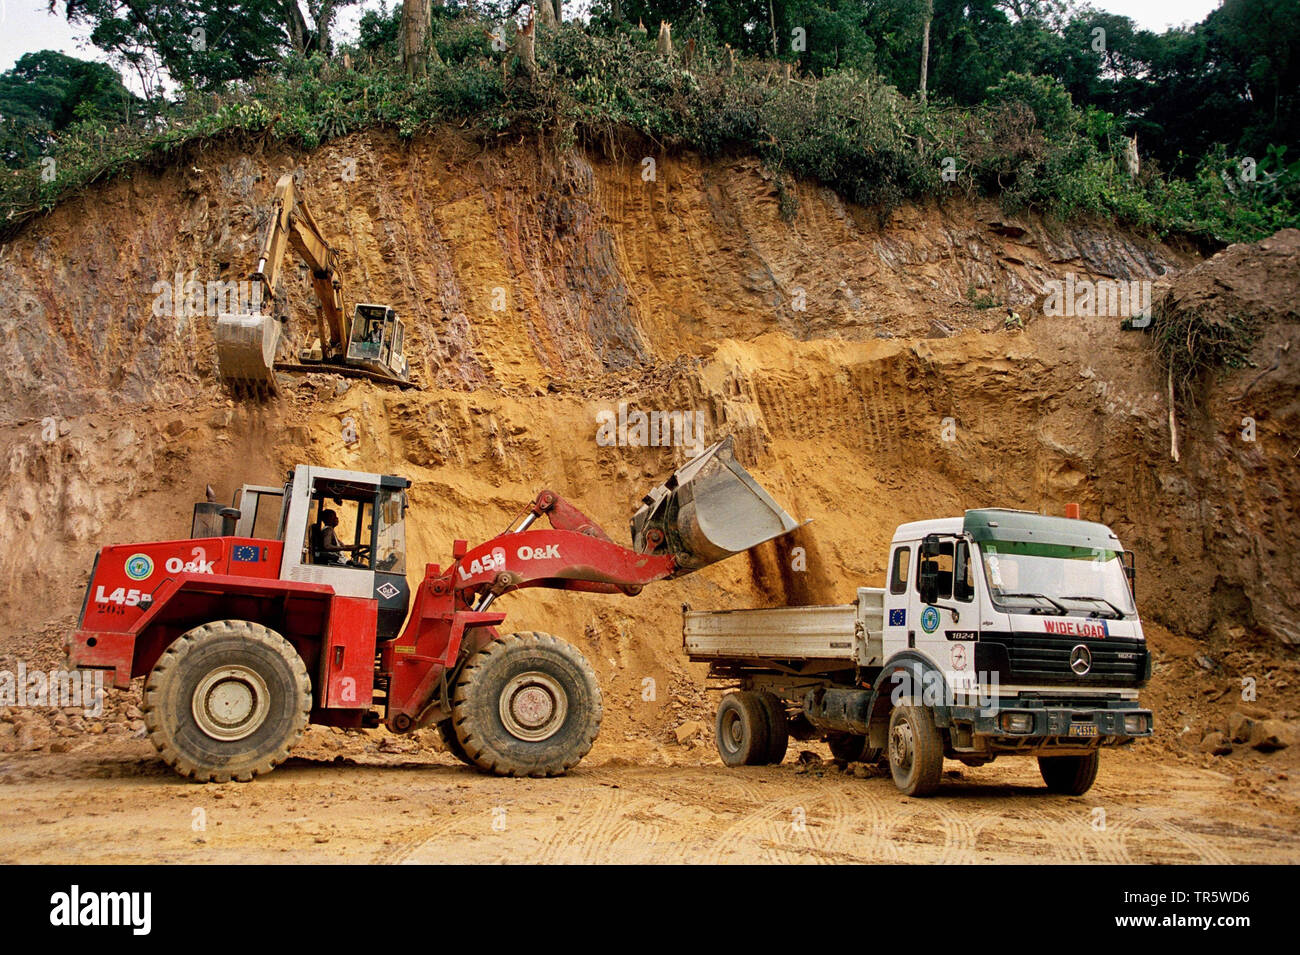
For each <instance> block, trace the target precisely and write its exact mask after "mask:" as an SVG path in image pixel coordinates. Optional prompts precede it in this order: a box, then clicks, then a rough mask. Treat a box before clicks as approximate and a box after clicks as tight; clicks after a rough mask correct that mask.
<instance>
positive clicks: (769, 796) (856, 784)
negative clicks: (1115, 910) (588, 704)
mask: <svg viewBox="0 0 1300 955" xmlns="http://www.w3.org/2000/svg"><path fill="white" fill-rule="evenodd" d="M638 748H641V749H644V752H639V753H638V752H636V750H637V749H638ZM618 749H619V751H620V755H617V756H612V757H611V756H606V757H605V758H603V759H602V758H601V756H600V747H599V746H598V748H597V751H596V752H594V753H593V754H592V755H593V757H594V758H592V759H589V760H588V761H587V762H585V763H584V764H583V765H582V766H580V767H578V769H577V770H576V771H575V772H574V773H572V774H571V775H570V776H568V777H565V778H560V779H550V780H508V779H497V778H492V777H486V776H482V775H479V774H477V773H475V772H472V771H470V770H469V769H466V768H464V767H462V766H460V765H459V764H458V763H455V762H454V761H453V760H452V758H451V757H450V756H447V755H445V754H442V753H437V752H433V751H431V750H420V751H418V752H416V753H414V754H389V753H383V752H375V753H362V754H349V755H346V756H343V755H339V756H329V755H328V754H325V753H315V752H313V751H312V749H311V747H308V752H309V753H312V754H311V755H308V756H306V757H298V758H294V759H291V760H290V761H289V762H288V763H286V764H285V765H284V766H282V767H280V768H279V769H277V770H276V771H275V772H274V773H272V774H271V775H270V776H267V777H265V778H262V779H259V780H257V781H256V782H254V783H252V784H248V785H240V784H227V785H209V786H199V785H193V784H188V783H185V782H182V781H180V780H179V779H177V778H176V777H174V776H172V775H171V773H170V771H169V770H167V769H166V768H165V767H164V766H163V765H162V764H161V762H159V761H158V760H157V759H156V758H155V757H154V756H153V754H152V749H151V747H150V746H149V744H148V743H147V742H146V741H144V740H124V741H110V740H107V739H103V740H100V741H96V742H95V743H87V744H85V747H84V748H79V749H77V750H75V751H73V752H70V753H62V754H55V755H50V754H27V755H17V754H15V755H11V756H6V757H3V758H2V759H0V833H3V835H2V836H0V862H34V863H71V862H83V863H202V862H253V863H278V862H380V863H446V862H512V863H539V862H558V863H585V862H689V863H716V862H782V863H813V862H821V863H825V862H965V863H979V862H1094V861H1096V862H1118V863H1126V862H1136V863H1196V862H1211V863H1224V862H1268V863H1295V862H1300V809H1298V807H1300V786H1298V785H1297V783H1296V781H1294V780H1293V779H1291V778H1290V777H1289V776H1288V774H1286V773H1276V772H1269V771H1265V772H1264V773H1263V774H1262V775H1258V774H1257V775H1256V777H1255V779H1254V780H1253V781H1252V780H1251V779H1250V778H1248V777H1247V776H1238V777H1237V778H1235V779H1234V778H1232V777H1229V776H1227V775H1223V774H1222V773H1219V772H1216V771H1214V770H1209V769H1203V768H1200V767H1197V766H1195V765H1188V764H1185V763H1181V762H1179V761H1177V760H1169V759H1164V760H1157V759H1153V758H1152V757H1153V756H1154V755H1156V754H1154V753H1143V752H1142V751H1141V749H1140V748H1135V749H1132V750H1126V751H1122V752H1113V753H1108V754H1107V759H1106V760H1105V761H1104V762H1103V768H1102V774H1101V777H1100V779H1099V781H1098V783H1097V785H1096V786H1095V787H1094V789H1093V790H1092V791H1091V792H1089V793H1088V794H1087V795H1086V796H1083V797H1080V798H1065V797H1058V796H1051V795H1048V794H1047V792H1046V791H1045V790H1044V789H1043V788H1042V785H1041V781H1040V779H1039V777H1038V774H1037V771H1036V768H1035V766H1034V764H1033V763H1032V761H1016V760H1007V761H1005V762H999V763H997V764H994V765H991V766H986V767H982V768H980V769H967V768H963V767H960V766H959V764H956V763H949V764H948V770H949V774H948V778H946V779H945V787H944V789H943V790H942V793H941V795H940V796H938V797H937V798H933V799H924V800H918V799H907V798H905V797H903V796H901V795H900V794H899V793H898V792H897V790H895V788H894V786H893V783H892V782H891V781H890V780H889V778H888V776H887V775H886V774H884V772H883V771H882V770H877V769H871V770H866V769H865V768H864V770H863V771H865V772H869V773H870V775H868V777H867V778H856V777H854V776H852V775H847V776H846V775H845V774H843V773H841V772H837V771H827V767H826V766H825V765H822V766H820V767H819V766H814V767H811V768H804V767H801V766H800V765H799V764H798V763H797V762H796V758H797V757H796V754H794V753H792V754H791V756H790V758H789V760H788V761H787V762H786V763H785V764H784V765H782V766H779V767H771V768H752V769H746V770H727V769H725V768H724V767H722V766H721V765H720V764H719V763H717V762H716V760H714V759H712V758H710V756H709V754H707V753H706V752H704V751H703V750H694V751H690V753H689V754H688V755H685V756H676V755H673V756H669V755H667V754H665V753H664V752H663V751H661V750H657V749H655V748H654V747H653V746H652V744H649V743H643V742H636V743H630V744H627V745H624V744H621V743H620V745H619V747H618ZM670 759H675V760H676V761H675V762H669V760H670Z"/></svg>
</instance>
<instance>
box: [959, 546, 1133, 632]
mask: <svg viewBox="0 0 1300 955" xmlns="http://www.w3.org/2000/svg"><path fill="white" fill-rule="evenodd" d="M980 551H981V555H982V557H983V560H984V574H985V576H986V577H987V578H988V582H989V592H990V594H991V596H992V597H993V602H994V603H995V604H997V605H998V607H1000V608H1001V609H1003V610H1006V611H1010V612H1013V613H1044V614H1062V613H1070V614H1081V615H1083V616H1092V617H1110V618H1119V617H1125V616H1128V615H1129V614H1134V613H1137V610H1136V608H1135V607H1134V606H1133V596H1132V594H1131V593H1130V592H1129V587H1128V578H1127V576H1126V575H1125V573H1124V565H1123V561H1122V560H1121V558H1120V552H1119V551H1114V550H1097V549H1094V548H1090V547H1071V546H1067V545H1064V544H1047V543H1039V542H1037V541H1032V542H1029V541H984V542H983V543H981V544H980Z"/></svg>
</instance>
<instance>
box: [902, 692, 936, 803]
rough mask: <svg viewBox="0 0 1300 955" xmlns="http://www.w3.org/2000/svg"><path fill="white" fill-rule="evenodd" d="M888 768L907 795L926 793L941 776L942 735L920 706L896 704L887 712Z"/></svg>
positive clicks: (931, 715)
mask: <svg viewBox="0 0 1300 955" xmlns="http://www.w3.org/2000/svg"><path fill="white" fill-rule="evenodd" d="M889 770H890V772H891V773H892V774H893V776H894V785H895V786H897V787H898V788H899V790H901V791H902V792H903V793H904V794H905V795H908V796H928V795H930V794H931V793H933V792H934V791H935V790H936V789H938V788H939V780H940V778H941V777H942V776H943V738H942V737H941V736H940V735H939V730H938V728H937V727H936V726H935V725H934V714H933V713H931V712H930V711H929V710H928V709H926V708H925V707H923V706H897V707H895V708H894V711H893V712H892V713H891V714H889Z"/></svg>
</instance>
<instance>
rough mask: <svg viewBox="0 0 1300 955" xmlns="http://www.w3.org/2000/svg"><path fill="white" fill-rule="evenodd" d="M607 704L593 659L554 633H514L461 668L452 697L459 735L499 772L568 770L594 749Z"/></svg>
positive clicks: (479, 762) (472, 753)
mask: <svg viewBox="0 0 1300 955" xmlns="http://www.w3.org/2000/svg"><path fill="white" fill-rule="evenodd" d="M603 715H604V704H603V701H602V698H601V693H600V684H599V683H598V682H597V681H596V674H595V673H594V672H593V671H592V669H591V664H589V663H588V662H587V660H586V658H585V657H584V656H583V655H582V654H581V653H580V652H578V650H577V648H576V647H573V646H571V645H569V644H567V643H565V642H564V641H563V640H559V639H557V638H556V637H553V636H551V635H550V634H549V633H534V632H529V633H511V634H507V635H506V636H504V637H501V638H500V639H499V640H494V641H492V642H491V643H489V644H488V645H487V646H485V647H483V649H481V650H479V651H478V653H476V654H474V656H473V657H471V658H470V660H469V662H468V663H466V664H465V668H464V669H463V670H462V671H461V675H460V679H459V680H458V681H457V682H456V689H455V692H454V694H453V697H452V716H451V718H452V723H453V725H454V727H455V731H456V738H457V739H458V740H459V741H460V745H461V747H462V748H463V749H464V750H465V754H466V755H467V756H468V757H469V758H470V760H471V761H472V762H473V764H474V765H475V766H477V767H478V768H479V769H482V770H483V771H485V772H489V773H495V774H496V775H498V776H560V775H562V774H563V773H565V772H566V771H567V770H569V769H572V768H573V767H574V766H576V765H577V764H578V762H579V761H580V760H581V759H582V757H584V756H586V755H587V753H588V751H589V750H590V749H591V745H592V743H594V742H595V741H596V735H597V734H598V733H599V732H600V721H601V718H602V717H603Z"/></svg>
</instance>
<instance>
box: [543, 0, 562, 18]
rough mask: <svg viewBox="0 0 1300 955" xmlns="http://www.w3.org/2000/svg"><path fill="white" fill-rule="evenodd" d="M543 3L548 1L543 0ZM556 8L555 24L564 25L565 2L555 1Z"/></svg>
mask: <svg viewBox="0 0 1300 955" xmlns="http://www.w3.org/2000/svg"><path fill="white" fill-rule="evenodd" d="M542 2H543V3H545V2H546V0H542ZM554 6H555V22H556V23H563V22H564V0H555V4H554Z"/></svg>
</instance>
